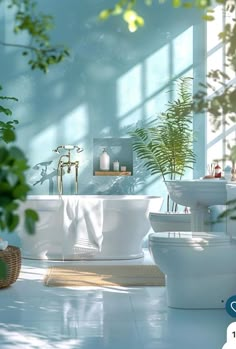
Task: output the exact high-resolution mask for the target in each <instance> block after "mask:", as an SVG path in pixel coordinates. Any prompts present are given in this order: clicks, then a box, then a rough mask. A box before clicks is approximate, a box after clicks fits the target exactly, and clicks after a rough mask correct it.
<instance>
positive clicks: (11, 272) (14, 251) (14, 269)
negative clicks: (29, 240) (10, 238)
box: [0, 246, 21, 288]
mask: <svg viewBox="0 0 236 349" xmlns="http://www.w3.org/2000/svg"><path fill="white" fill-rule="evenodd" d="M0 260H2V261H3V262H5V263H6V264H7V268H8V270H7V278H6V279H0V288H3V287H8V286H10V285H11V284H13V283H14V282H15V281H16V280H17V278H18V276H19V274H20V269H21V251H20V249H19V248H18V247H15V246H8V247H7V248H6V249H5V250H3V251H0Z"/></svg>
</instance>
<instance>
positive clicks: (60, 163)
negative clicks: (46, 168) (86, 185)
mask: <svg viewBox="0 0 236 349" xmlns="http://www.w3.org/2000/svg"><path fill="white" fill-rule="evenodd" d="M75 149H76V152H77V153H81V152H82V151H83V149H82V148H80V147H79V146H78V145H59V146H58V147H57V148H56V149H54V150H53V151H54V152H55V153H57V154H61V150H67V154H63V155H61V156H60V158H59V160H58V164H57V188H58V192H59V194H60V195H62V194H63V169H64V168H65V167H66V168H67V173H71V169H72V167H73V166H74V167H75V193H76V194H78V170H79V161H78V160H76V161H71V151H72V150H75ZM64 158H65V159H66V160H63V159H64Z"/></svg>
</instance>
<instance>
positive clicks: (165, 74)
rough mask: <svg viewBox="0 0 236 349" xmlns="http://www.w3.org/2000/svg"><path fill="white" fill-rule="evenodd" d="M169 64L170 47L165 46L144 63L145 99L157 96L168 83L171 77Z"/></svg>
mask: <svg viewBox="0 0 236 349" xmlns="http://www.w3.org/2000/svg"><path fill="white" fill-rule="evenodd" d="M169 62H170V48H169V45H165V46H163V47H162V48H161V49H159V50H158V51H156V52H154V53H153V54H152V55H151V56H149V57H148V58H147V59H146V60H145V61H144V71H145V79H144V80H145V91H144V93H145V97H150V96H151V95H153V94H155V93H156V92H157V90H160V89H161V88H163V86H165V85H166V84H167V83H168V81H169V75H170V71H169V68H170V67H169V64H170V63H169Z"/></svg>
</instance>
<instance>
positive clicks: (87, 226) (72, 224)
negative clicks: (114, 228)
mask: <svg viewBox="0 0 236 349" xmlns="http://www.w3.org/2000/svg"><path fill="white" fill-rule="evenodd" d="M62 200H63V221H64V243H63V249H64V254H65V255H67V256H68V255H70V254H71V255H81V256H83V255H93V254H96V253H97V252H100V251H101V247H102V241H103V234H102V229H103V200H102V199H98V198H88V197H86V198H83V197H79V196H62Z"/></svg>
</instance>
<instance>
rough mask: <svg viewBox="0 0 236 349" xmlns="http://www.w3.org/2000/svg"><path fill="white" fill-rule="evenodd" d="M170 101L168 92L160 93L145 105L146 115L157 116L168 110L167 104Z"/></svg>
mask: <svg viewBox="0 0 236 349" xmlns="http://www.w3.org/2000/svg"><path fill="white" fill-rule="evenodd" d="M168 101H169V93H168V92H167V90H164V91H161V92H159V93H158V94H157V95H155V96H154V97H153V98H151V99H149V100H148V101H147V102H146V103H145V105H144V108H145V115H147V116H156V115H157V114H159V113H161V112H163V111H164V110H165V109H166V104H167V102H168Z"/></svg>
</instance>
